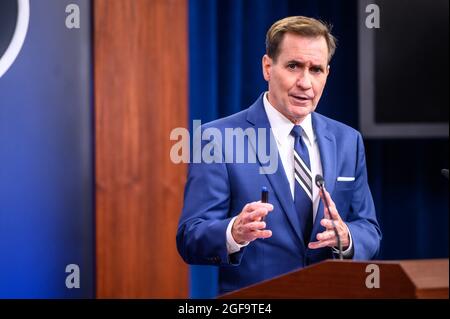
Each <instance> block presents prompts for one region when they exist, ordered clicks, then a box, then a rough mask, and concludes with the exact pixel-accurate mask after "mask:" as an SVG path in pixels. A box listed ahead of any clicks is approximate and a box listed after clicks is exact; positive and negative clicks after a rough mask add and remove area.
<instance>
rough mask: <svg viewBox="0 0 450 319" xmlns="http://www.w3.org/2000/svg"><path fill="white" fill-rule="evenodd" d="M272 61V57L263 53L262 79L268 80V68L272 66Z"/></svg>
mask: <svg viewBox="0 0 450 319" xmlns="http://www.w3.org/2000/svg"><path fill="white" fill-rule="evenodd" d="M272 63H273V61H272V59H271V58H270V57H269V56H268V55H267V54H264V56H263V58H262V71H263V75H264V79H265V80H266V81H269V80H270V70H271V68H272Z"/></svg>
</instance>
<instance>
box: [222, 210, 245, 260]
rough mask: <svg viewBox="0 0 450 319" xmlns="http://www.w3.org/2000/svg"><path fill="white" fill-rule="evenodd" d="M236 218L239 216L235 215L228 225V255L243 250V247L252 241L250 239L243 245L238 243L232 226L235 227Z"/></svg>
mask: <svg viewBox="0 0 450 319" xmlns="http://www.w3.org/2000/svg"><path fill="white" fill-rule="evenodd" d="M236 218H237V216H234V217H233V218H232V219H231V220H230V222H229V223H228V227H227V252H228V255H231V254H234V253H236V252H238V251H239V250H241V248H242V247H245V246H247V245H248V244H249V243H250V242H249V241H247V242H245V243H244V244H242V245H241V244H238V243H237V242H236V241H235V240H234V238H233V235H232V234H231V228H233V224H234V220H235V219H236Z"/></svg>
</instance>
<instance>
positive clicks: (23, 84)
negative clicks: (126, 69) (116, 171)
mask: <svg viewBox="0 0 450 319" xmlns="http://www.w3.org/2000/svg"><path fill="white" fill-rule="evenodd" d="M70 3H75V4H78V5H79V8H80V18H81V28H80V29H70V30H69V29H67V28H66V27H65V19H66V16H67V14H66V12H65V8H66V6H67V5H68V4H70ZM90 21H91V17H90V2H89V1H87V0H78V1H74V0H70V1H61V0H39V1H30V24H29V30H28V34H27V37H26V39H25V42H24V46H23V48H22V51H21V52H20V54H19V56H18V58H17V60H16V61H15V63H14V64H13V65H12V66H11V68H10V69H9V70H8V71H7V72H6V73H5V75H4V76H3V77H2V78H0V298H80V297H93V296H94V281H93V269H94V262H93V257H94V256H93V253H94V236H93V235H94V232H93V218H94V215H93V161H92V158H93V153H92V141H93V130H92V103H91V102H92V98H91V91H92V90H91V83H92V82H91V78H92V77H91V74H90V72H91V56H90V53H91V28H90V25H91V22H90ZM68 264H77V265H78V266H79V267H80V275H81V276H80V279H81V285H80V288H79V289H76V288H75V289H67V288H66V285H65V280H66V276H67V275H68V274H67V273H66V272H65V270H66V265H68Z"/></svg>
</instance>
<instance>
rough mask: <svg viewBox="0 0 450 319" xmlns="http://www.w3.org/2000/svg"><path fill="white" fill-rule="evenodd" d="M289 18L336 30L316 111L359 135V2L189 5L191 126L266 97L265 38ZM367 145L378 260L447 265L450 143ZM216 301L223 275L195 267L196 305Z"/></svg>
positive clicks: (205, 0) (266, 0)
mask: <svg viewBox="0 0 450 319" xmlns="http://www.w3.org/2000/svg"><path fill="white" fill-rule="evenodd" d="M290 15H306V16H312V17H315V18H320V19H322V20H324V21H327V22H329V23H331V24H332V25H333V34H334V35H335V36H336V37H337V38H338V40H339V43H338V49H337V51H336V55H335V57H334V58H333V60H332V62H331V73H330V76H329V78H328V82H327V86H326V88H325V92H324V95H323V96H322V99H321V101H320V103H319V106H318V109H317V111H318V112H319V113H322V114H324V115H326V116H329V117H332V118H334V119H336V120H338V121H341V122H344V123H346V124H348V125H350V126H352V127H355V128H357V129H358V104H357V101H358V77H357V74H358V56H357V43H358V42H357V34H358V29H357V1H356V0H350V1H348V0H346V1H329V0H319V1H318V0H304V1H299V0H246V1H241V0H234V1H231V0H223V1H220V0H190V1H189V38H190V40H189V54H190V57H189V63H190V66H189V69H190V75H189V83H190V88H189V93H190V97H189V103H190V119H191V121H192V120H193V119H201V120H202V123H205V122H208V121H211V120H214V119H216V118H220V117H223V116H226V115H229V114H232V113H235V112H237V111H240V110H242V109H244V108H246V107H248V106H249V105H250V104H251V103H252V102H253V101H254V100H255V99H256V98H257V97H258V96H259V94H260V93H261V92H263V91H265V90H267V84H266V82H265V81H264V79H263V76H262V70H261V58H262V56H263V55H264V53H265V45H264V41H265V34H266V31H267V30H268V28H269V27H270V26H271V25H272V23H273V22H275V21H276V20H278V19H280V18H283V17H286V16H290ZM445 72H446V71H445ZM424 111H425V110H424ZM365 143H366V154H367V165H368V172H369V181H370V186H371V189H372V193H373V196H374V200H375V205H376V208H377V214H378V218H379V221H380V224H381V226H382V231H383V236H384V238H383V241H382V249H381V252H380V255H379V256H378V258H379V259H410V258H411V259H412V258H435V257H448V182H447V181H446V180H444V179H443V177H441V176H440V172H439V171H440V169H441V168H444V167H448V149H447V147H448V139H437V140H430V139H428V140H425V139H421V140H366V141H365ZM216 294H217V269H215V268H213V267H205V266H192V267H191V287H190V295H191V297H192V298H206V297H213V296H215V295H216Z"/></svg>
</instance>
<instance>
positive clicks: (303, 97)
mask: <svg viewBox="0 0 450 319" xmlns="http://www.w3.org/2000/svg"><path fill="white" fill-rule="evenodd" d="M290 96H291V97H292V98H294V100H295V101H298V102H301V103H304V102H307V101H310V100H312V99H313V98H312V97H311V96H309V95H306V94H291V95H290Z"/></svg>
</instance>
